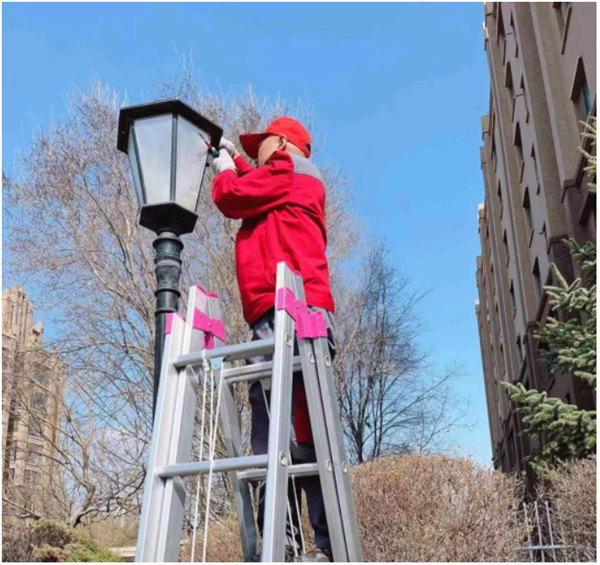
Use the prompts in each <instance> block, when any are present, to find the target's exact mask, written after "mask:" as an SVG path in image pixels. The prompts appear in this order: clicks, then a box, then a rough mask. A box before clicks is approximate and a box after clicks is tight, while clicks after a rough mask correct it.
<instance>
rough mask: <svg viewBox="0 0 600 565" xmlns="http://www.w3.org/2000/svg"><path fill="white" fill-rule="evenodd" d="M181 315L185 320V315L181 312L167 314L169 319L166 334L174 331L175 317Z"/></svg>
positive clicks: (166, 324)
mask: <svg viewBox="0 0 600 565" xmlns="http://www.w3.org/2000/svg"><path fill="white" fill-rule="evenodd" d="M175 316H179V317H180V318H181V319H182V320H183V321H184V322H185V316H184V315H183V314H180V313H179V312H169V313H168V314H167V321H166V322H165V335H168V334H170V333H171V332H172V331H173V318H174V317H175Z"/></svg>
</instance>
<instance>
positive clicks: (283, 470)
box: [261, 263, 295, 563]
mask: <svg viewBox="0 0 600 565" xmlns="http://www.w3.org/2000/svg"><path fill="white" fill-rule="evenodd" d="M294 278H295V277H294V274H293V273H292V271H291V270H290V269H289V268H288V267H287V265H286V264H285V263H279V264H278V265H277V279H276V289H277V290H276V292H277V291H278V290H279V289H283V288H286V287H287V288H292V287H293V285H294ZM276 296H277V295H276ZM294 329H295V322H294V319H293V318H292V317H291V316H290V314H288V313H287V312H286V311H285V310H276V312H275V351H274V355H273V376H272V378H271V407H270V414H271V416H270V422H269V440H268V444H269V449H268V451H269V453H268V465H267V480H266V496H265V519H264V527H263V547H262V559H261V560H262V561H263V562H267V563H271V562H283V561H284V552H285V529H286V518H287V517H286V511H287V496H288V470H289V467H290V464H291V458H290V437H291V436H290V433H291V414H292V364H293V357H294Z"/></svg>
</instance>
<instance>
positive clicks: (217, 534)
mask: <svg viewBox="0 0 600 565" xmlns="http://www.w3.org/2000/svg"><path fill="white" fill-rule="evenodd" d="M191 541H192V538H191V537H190V538H188V539H187V540H186V543H184V545H183V547H182V548H181V555H180V558H179V560H180V561H181V562H183V563H185V562H189V561H190V553H191V551H190V550H191V545H190V543H191ZM202 541H203V533H202V530H201V528H199V529H198V536H197V539H196V555H195V561H197V562H200V561H202ZM206 560H207V562H212V563H231V562H234V563H235V562H237V563H240V562H243V561H244V557H243V555H242V544H241V541H240V530H239V526H238V521H237V518H236V516H235V514H229V515H227V516H225V517H223V518H221V519H220V520H219V521H218V522H211V523H210V526H209V530H208V551H207V555H206Z"/></svg>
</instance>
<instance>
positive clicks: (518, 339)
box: [517, 335, 523, 364]
mask: <svg viewBox="0 0 600 565" xmlns="http://www.w3.org/2000/svg"><path fill="white" fill-rule="evenodd" d="M517 355H518V356H519V363H521V364H523V349H522V346H521V336H520V335H519V336H517Z"/></svg>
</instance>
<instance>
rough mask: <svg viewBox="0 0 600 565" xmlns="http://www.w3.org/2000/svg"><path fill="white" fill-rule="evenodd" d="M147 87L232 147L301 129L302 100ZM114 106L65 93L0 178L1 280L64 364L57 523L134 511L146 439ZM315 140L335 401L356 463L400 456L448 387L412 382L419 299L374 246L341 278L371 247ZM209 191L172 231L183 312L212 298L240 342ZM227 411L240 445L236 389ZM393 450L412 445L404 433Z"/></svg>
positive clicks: (149, 294)
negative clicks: (216, 129) (273, 126)
mask: <svg viewBox="0 0 600 565" xmlns="http://www.w3.org/2000/svg"><path fill="white" fill-rule="evenodd" d="M155 92H156V96H155V98H167V97H173V96H177V97H179V98H181V99H183V100H185V101H186V102H187V103H188V104H190V105H191V106H193V107H195V108H196V109H198V110H199V111H200V112H202V113H203V114H204V115H206V116H207V117H209V118H211V119H212V120H214V121H215V122H217V123H219V124H221V125H222V126H223V127H224V130H225V134H226V135H227V136H228V137H229V138H231V139H236V138H237V136H238V135H239V134H240V133H242V132H247V131H259V130H261V129H262V128H263V127H264V126H265V125H266V123H268V122H269V121H270V120H271V119H273V118H275V117H277V116H281V115H284V114H286V115H293V116H296V117H298V118H299V119H301V120H302V121H304V122H305V123H306V124H308V126H309V128H312V129H313V131H314V125H313V124H312V118H311V113H310V111H309V110H307V109H306V108H305V107H303V106H302V105H298V104H289V103H287V102H286V101H284V100H275V101H269V100H259V99H258V98H257V97H256V96H255V95H254V94H253V93H252V91H251V90H249V91H248V92H247V93H244V94H242V95H236V96H233V95H231V96H229V95H228V96H222V95H218V96H216V95H213V94H211V93H209V92H205V91H202V90H201V89H200V88H198V87H197V85H196V80H195V79H194V76H193V72H188V71H186V70H184V71H182V72H179V73H177V74H176V75H175V76H173V77H170V79H169V80H168V81H165V82H164V83H163V84H159V85H157V87H156V91H155ZM126 103H127V101H126V100H122V99H120V98H119V96H118V95H117V94H116V93H114V92H111V91H110V90H109V89H108V88H107V87H106V86H103V85H102V84H101V83H100V82H98V81H96V82H94V84H93V86H92V88H91V89H82V90H78V91H76V92H75V93H74V94H73V96H71V97H70V98H69V99H68V115H67V117H66V119H64V120H63V121H61V122H58V123H54V124H53V126H52V127H51V128H50V129H49V130H48V131H43V132H40V133H38V134H36V135H35V136H34V137H33V139H32V142H31V144H30V146H29V148H28V149H27V150H26V151H25V153H24V154H23V155H22V157H21V159H20V167H19V174H18V177H17V178H8V177H7V176H6V175H4V174H3V193H4V204H5V206H4V219H5V234H4V235H5V239H4V245H5V250H6V251H7V255H8V263H7V267H8V268H7V271H8V277H9V279H11V280H13V281H18V282H19V283H21V284H26V285H28V286H30V288H31V289H32V290H33V291H34V292H33V294H34V295H35V299H36V305H37V307H38V308H39V309H41V310H45V311H47V312H48V311H52V312H53V316H54V319H55V321H56V324H55V327H56V331H55V334H56V336H57V337H56V338H55V339H54V342H53V344H52V345H54V346H56V347H57V348H58V349H59V351H60V353H61V355H62V356H63V357H64V359H65V360H66V361H67V384H66V392H65V396H64V397H62V398H61V399H60V406H61V412H62V418H61V420H60V421H61V423H60V426H59V428H60V429H59V430H58V431H59V432H60V433H59V437H58V439H57V440H56V447H57V452H58V453H59V456H58V457H57V461H56V464H57V465H59V468H60V469H62V473H61V480H62V482H63V485H64V490H65V491H66V493H67V502H66V503H65V512H64V516H65V520H66V521H68V522H69V523H71V524H77V523H79V522H81V521H82V520H85V519H87V518H88V517H90V516H96V515H111V514H119V515H120V514H123V513H124V512H137V511H139V505H140V500H141V488H142V485H143V481H144V476H145V457H146V453H147V446H148V442H149V440H150V437H151V405H152V370H153V355H152V348H153V339H154V336H153V332H154V312H153V307H154V305H153V290H154V284H155V283H154V273H153V262H152V258H153V257H152V246H151V242H152V234H150V233H149V232H147V230H143V229H140V228H139V227H138V225H137V210H136V208H137V207H136V203H135V202H134V196H133V195H134V191H133V187H132V183H131V173H130V169H129V164H128V162H127V157H126V156H125V155H123V154H121V153H119V152H118V151H117V149H116V132H117V119H118V112H119V108H120V107H121V105H124V104H126ZM315 137H316V139H315V149H316V155H315V157H316V160H317V162H318V163H319V165H320V168H321V170H322V173H323V176H324V184H325V187H326V193H327V199H326V202H327V205H326V215H327V222H328V258H329V263H330V271H331V278H332V286H333V290H334V297H335V299H336V302H337V303H338V320H339V325H340V336H341V341H340V345H339V353H338V357H337V360H336V372H337V375H338V377H339V399H340V403H341V407H342V414H343V418H344V424H345V429H346V432H347V434H348V438H349V440H350V445H351V446H352V451H353V456H354V460H355V461H363V460H365V459H368V458H371V457H376V456H378V455H379V454H381V453H384V452H389V451H397V450H400V449H404V448H405V447H404V445H405V444H404V443H403V442H407V441H408V439H409V437H410V434H416V433H417V431H418V432H419V433H418V437H419V438H421V439H420V440H419V442H420V443H419V444H418V448H419V449H423V450H424V449H427V448H428V447H430V446H431V445H432V444H433V442H434V439H435V438H439V437H440V435H439V432H440V431H441V430H443V429H444V426H446V425H447V420H446V419H445V418H443V417H442V416H441V415H439V414H437V413H435V410H434V404H432V403H433V402H434V401H436V402H438V404H439V403H440V399H443V398H445V397H444V395H443V393H442V391H443V390H444V386H445V382H446V381H444V380H443V379H436V380H434V381H433V382H432V383H430V384H427V383H426V380H425V378H423V377H418V374H419V372H420V371H421V370H422V369H423V368H424V362H425V356H424V355H423V354H422V353H421V352H420V350H419V348H418V346H417V345H418V342H417V335H418V332H419V331H420V328H419V325H418V323H417V319H416V309H417V307H418V301H419V296H417V295H414V294H411V293H410V292H409V291H408V283H407V281H406V280H404V279H402V278H401V277H399V276H398V275H397V274H395V272H393V270H390V267H389V265H388V264H387V262H386V254H385V252H384V251H383V250H382V249H379V250H376V251H374V252H372V253H370V254H369V255H368V258H367V262H366V263H365V268H364V269H363V271H362V272H363V277H362V278H361V283H360V284H358V285H354V284H350V283H349V282H348V281H349V280H351V277H349V276H348V274H351V273H352V265H353V263H354V262H355V261H356V259H357V257H360V255H361V253H362V252H363V250H364V249H368V248H369V246H366V247H365V246H363V242H364V238H363V236H362V233H363V230H362V225H361V223H360V221H359V220H358V218H357V217H356V215H355V213H354V211H353V210H354V208H353V199H352V190H351V189H350V187H349V186H348V183H347V181H346V179H345V178H344V176H343V174H342V173H341V172H340V171H339V170H337V169H336V168H335V167H333V166H331V165H329V164H328V163H327V162H324V161H322V160H320V158H319V153H318V149H319V147H320V145H321V143H320V140H319V135H316V136H315ZM211 182H212V174H211V172H210V171H207V175H206V178H205V186H204V188H203V191H202V193H201V202H200V207H199V219H198V222H197V226H196V229H195V231H194V233H193V234H190V235H189V236H185V237H184V243H185V249H184V256H183V258H184V264H183V272H182V281H181V288H182V289H183V290H184V295H183V302H184V303H185V300H186V295H185V289H186V288H189V286H190V285H191V284H196V283H198V282H201V283H202V285H203V286H205V287H206V288H209V289H214V290H218V292H219V295H220V297H221V299H222V302H223V310H224V315H225V325H226V330H227V335H228V339H229V341H230V342H238V341H242V340H245V339H247V338H248V334H249V332H248V328H247V325H246V324H245V322H244V320H243V318H242V309H241V305H240V297H239V291H238V285H237V278H236V271H235V238H236V234H237V231H238V228H239V222H238V221H234V220H230V219H227V218H224V217H223V216H222V215H221V214H220V213H219V212H218V210H217V209H216V207H215V206H214V204H213V202H212V197H211V190H210V185H211ZM182 306H183V307H184V306H185V304H183V305H182ZM448 378H449V377H448ZM236 401H237V403H238V408H239V410H240V413H241V415H242V418H241V421H242V432H243V439H244V441H245V446H246V448H247V449H249V418H248V404H247V395H246V394H245V393H244V390H243V388H242V390H241V391H240V393H239V394H237V398H236ZM442 404H443V402H442ZM438 408H439V407H438ZM201 409H202V407H199V412H200V410H201ZM409 431H410V432H409ZM413 437H414V435H413ZM406 445H407V446H410V447H414V446H415V445H416V444H415V442H414V441H412V439H411V441H410V442H409V444H406ZM197 448H199V446H196V449H197ZM406 448H408V447H406ZM221 452H222V447H221ZM217 490H218V492H220V493H222V497H221V498H222V500H220V501H219V503H218V504H217V506H218V507H220V508H222V509H223V511H226V510H227V509H228V508H230V504H231V503H230V501H229V499H228V485H227V482H226V481H225V482H223V483H222V485H221V488H220V489H217Z"/></svg>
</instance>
